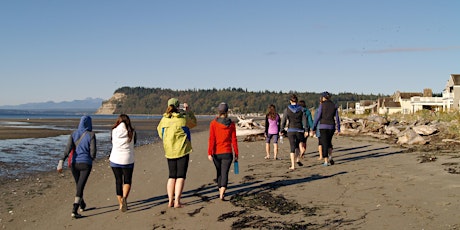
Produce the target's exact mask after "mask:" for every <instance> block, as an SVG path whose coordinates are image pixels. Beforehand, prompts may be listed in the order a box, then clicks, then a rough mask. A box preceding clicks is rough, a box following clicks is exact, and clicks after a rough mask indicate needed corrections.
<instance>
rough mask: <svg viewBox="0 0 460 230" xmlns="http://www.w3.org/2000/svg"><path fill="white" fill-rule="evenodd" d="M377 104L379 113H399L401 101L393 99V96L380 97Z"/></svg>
mask: <svg viewBox="0 0 460 230" xmlns="http://www.w3.org/2000/svg"><path fill="white" fill-rule="evenodd" d="M377 104H378V113H379V114H393V113H401V103H400V102H397V101H394V99H393V97H387V98H380V99H379V100H378V102H377Z"/></svg>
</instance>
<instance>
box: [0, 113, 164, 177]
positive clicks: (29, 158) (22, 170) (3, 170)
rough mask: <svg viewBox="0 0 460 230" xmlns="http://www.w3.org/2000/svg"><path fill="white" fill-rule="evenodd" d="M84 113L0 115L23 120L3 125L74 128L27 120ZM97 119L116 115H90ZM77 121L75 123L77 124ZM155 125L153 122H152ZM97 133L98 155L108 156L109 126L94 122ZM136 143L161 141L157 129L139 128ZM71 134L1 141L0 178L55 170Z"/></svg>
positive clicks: (115, 116) (74, 117) (135, 117)
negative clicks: (32, 124) (32, 122)
mask: <svg viewBox="0 0 460 230" xmlns="http://www.w3.org/2000/svg"><path fill="white" fill-rule="evenodd" d="M80 117H81V115H67V114H0V119H18V120H24V121H21V122H9V121H7V122H5V121H3V122H2V121H0V126H4V127H8V126H14V127H24V128H31V129H34V128H46V129H58V130H74V128H72V129H71V128H69V127H59V126H53V125H37V126H31V125H29V123H27V119H56V120H59V119H79V118H80ZM91 117H92V118H93V120H94V119H109V120H112V121H115V119H116V118H117V115H91ZM130 118H131V119H132V120H134V119H152V120H159V119H160V118H161V117H160V116H130ZM77 125H78V124H76V125H75V127H76V126H77ZM152 127H153V125H152ZM93 129H94V131H95V132H96V141H97V157H98V158H103V157H108V155H109V153H110V149H111V141H110V127H109V126H97V125H95V124H93ZM137 136H138V138H137V141H138V142H137V144H136V146H139V145H145V144H149V143H152V142H154V141H155V140H158V136H157V133H156V131H155V130H153V128H152V130H146V131H144V130H138V131H137ZM68 138H69V135H61V136H56V137H47V138H23V139H9V140H0V177H8V178H18V177H24V176H27V175H29V174H33V173H37V172H44V171H52V170H55V168H56V165H57V162H58V160H59V158H60V156H61V155H62V154H63V151H64V148H65V147H66V146H65V145H66V144H67V140H68Z"/></svg>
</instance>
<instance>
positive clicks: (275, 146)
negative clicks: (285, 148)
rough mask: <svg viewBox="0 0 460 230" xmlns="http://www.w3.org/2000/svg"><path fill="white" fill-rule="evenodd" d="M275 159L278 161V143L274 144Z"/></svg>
mask: <svg viewBox="0 0 460 230" xmlns="http://www.w3.org/2000/svg"><path fill="white" fill-rule="evenodd" d="M273 158H274V159H275V160H276V159H278V143H275V144H273Z"/></svg>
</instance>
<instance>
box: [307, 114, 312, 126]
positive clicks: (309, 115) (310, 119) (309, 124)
mask: <svg viewBox="0 0 460 230" xmlns="http://www.w3.org/2000/svg"><path fill="white" fill-rule="evenodd" d="M307 120H308V128H309V129H312V128H313V119H312V117H311V112H310V110H309V109H307Z"/></svg>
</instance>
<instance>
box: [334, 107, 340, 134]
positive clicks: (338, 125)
mask: <svg viewBox="0 0 460 230" xmlns="http://www.w3.org/2000/svg"><path fill="white" fill-rule="evenodd" d="M335 122H336V124H337V132H339V133H340V117H339V111H338V109H336V110H335Z"/></svg>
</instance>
